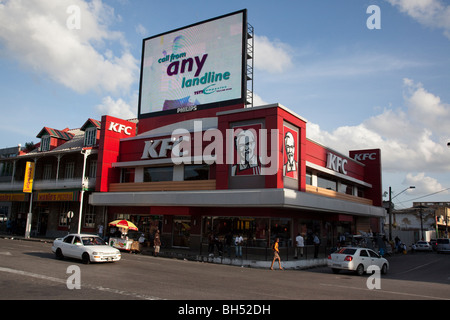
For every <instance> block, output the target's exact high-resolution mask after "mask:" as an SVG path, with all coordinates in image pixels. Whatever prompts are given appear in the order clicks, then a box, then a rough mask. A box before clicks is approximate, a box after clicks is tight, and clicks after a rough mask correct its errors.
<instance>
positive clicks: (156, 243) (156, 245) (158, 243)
mask: <svg viewBox="0 0 450 320" xmlns="http://www.w3.org/2000/svg"><path fill="white" fill-rule="evenodd" d="M153 248H154V249H155V250H154V252H153V255H154V256H155V257H157V256H158V254H159V250H160V249H161V236H160V235H159V230H156V233H155V239H154V240H153Z"/></svg>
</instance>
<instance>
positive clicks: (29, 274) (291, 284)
mask: <svg viewBox="0 0 450 320" xmlns="http://www.w3.org/2000/svg"><path fill="white" fill-rule="evenodd" d="M388 260H389V261H390V265H391V268H390V270H389V272H388V274H387V275H385V276H382V277H381V280H380V282H379V284H380V289H368V286H367V283H368V282H370V281H372V280H371V277H370V276H369V275H364V276H362V277H358V276H355V275H353V274H351V273H348V272H341V273H339V274H337V275H336V274H333V273H332V272H331V271H330V269H328V268H326V267H320V268H313V269H309V270H285V271H279V270H276V271H275V270H274V271H270V270H266V269H255V268H242V267H236V266H228V265H218V264H210V263H200V262H192V261H184V260H176V259H167V258H158V257H152V256H145V255H135V254H128V253H123V254H122V260H121V261H119V262H116V263H107V264H89V265H84V264H82V263H81V262H80V261H77V260H71V259H64V260H57V259H55V257H54V255H53V253H52V252H51V243H41V242H33V241H23V240H10V239H0V288H1V290H0V299H1V300H10V299H14V300H35V299H38V300H47V299H50V300H78V299H82V300H100V299H101V300H110V299H114V300H160V299H163V300H166V299H167V300H179V301H197V303H198V302H200V301H207V300H222V301H227V300H228V301H238V300H239V301H240V300H245V301H249V300H251V301H255V302H257V303H264V302H265V301H270V300H279V301H283V300H300V299H308V300H310V299H313V300H316V299H318V300H336V299H337V300H355V299H358V300H396V299H399V300H412V299H418V300H428V299H430V300H450V254H446V255H438V254H436V253H416V254H414V255H410V254H408V255H398V256H394V257H390V258H388ZM71 266H75V268H76V269H77V270H79V275H80V282H79V283H80V289H69V287H68V280H69V286H70V284H72V285H73V284H74V283H76V282H75V281H73V279H74V278H73V277H72V276H73V275H75V273H73V272H70V268H71ZM78 268H79V269H78ZM68 271H69V272H68ZM372 283H374V282H373V281H372ZM258 301H259V302H258ZM183 306H184V304H183ZM186 311H187V310H186Z"/></svg>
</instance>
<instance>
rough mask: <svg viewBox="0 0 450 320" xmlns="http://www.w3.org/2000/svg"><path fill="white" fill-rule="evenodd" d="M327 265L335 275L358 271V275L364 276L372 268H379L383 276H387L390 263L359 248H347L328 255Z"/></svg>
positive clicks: (368, 250) (375, 254)
mask: <svg viewBox="0 0 450 320" xmlns="http://www.w3.org/2000/svg"><path fill="white" fill-rule="evenodd" d="M327 265H328V266H329V267H330V268H331V270H333V272H334V273H338V272H339V271H340V270H350V271H356V273H357V274H358V275H363V274H364V272H366V271H367V269H368V268H369V267H370V266H377V267H378V268H380V271H381V273H382V274H386V273H387V271H388V269H389V262H388V261H387V260H386V259H385V258H383V257H382V256H380V255H379V254H378V253H376V252H375V251H373V250H371V249H367V248H357V247H345V248H342V249H340V250H338V251H336V252H334V253H332V254H330V255H328V262H327Z"/></svg>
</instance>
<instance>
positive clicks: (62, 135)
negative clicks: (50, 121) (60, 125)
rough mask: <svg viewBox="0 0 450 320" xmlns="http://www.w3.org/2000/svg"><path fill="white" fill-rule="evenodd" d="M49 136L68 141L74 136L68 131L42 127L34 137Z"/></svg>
mask: <svg viewBox="0 0 450 320" xmlns="http://www.w3.org/2000/svg"><path fill="white" fill-rule="evenodd" d="M45 134H49V135H50V136H51V137H54V138H58V139H63V140H66V141H69V140H71V139H72V138H73V136H74V134H73V133H70V132H68V131H63V130H57V129H53V128H49V127H44V128H43V129H42V130H41V131H40V132H39V133H38V135H37V136H36V138H41V137H42V136H43V135H45Z"/></svg>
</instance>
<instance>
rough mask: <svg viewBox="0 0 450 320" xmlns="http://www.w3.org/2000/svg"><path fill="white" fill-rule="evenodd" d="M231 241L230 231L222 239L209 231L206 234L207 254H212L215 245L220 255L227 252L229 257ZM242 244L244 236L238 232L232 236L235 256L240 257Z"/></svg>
mask: <svg viewBox="0 0 450 320" xmlns="http://www.w3.org/2000/svg"><path fill="white" fill-rule="evenodd" d="M232 243H233V235H232V234H231V232H229V233H227V234H226V235H225V238H224V241H223V242H222V241H220V240H219V238H218V236H217V234H214V233H212V232H211V233H210V234H209V235H208V254H209V255H210V256H211V255H214V247H217V251H218V252H219V255H220V256H222V255H223V253H224V252H225V253H227V254H228V256H230V257H231V245H232ZM243 245H244V238H243V237H242V235H241V234H238V235H237V236H236V237H235V238H234V247H235V254H236V258H242V246H243Z"/></svg>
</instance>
